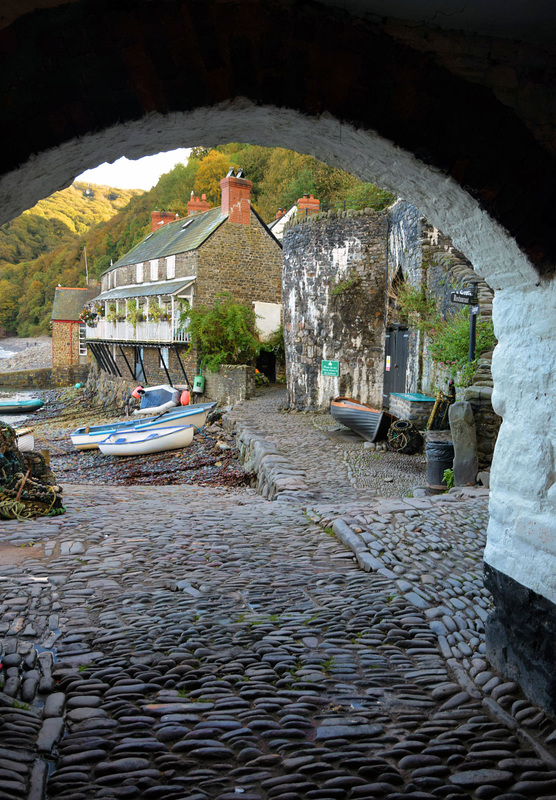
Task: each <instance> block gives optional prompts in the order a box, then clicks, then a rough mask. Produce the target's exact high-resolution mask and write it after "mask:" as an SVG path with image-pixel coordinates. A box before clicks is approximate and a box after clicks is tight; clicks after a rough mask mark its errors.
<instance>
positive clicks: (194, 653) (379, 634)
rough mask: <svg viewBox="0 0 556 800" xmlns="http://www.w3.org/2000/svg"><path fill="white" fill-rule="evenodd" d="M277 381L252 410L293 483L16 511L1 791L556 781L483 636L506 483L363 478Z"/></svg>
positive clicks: (537, 725) (115, 793)
mask: <svg viewBox="0 0 556 800" xmlns="http://www.w3.org/2000/svg"><path fill="white" fill-rule="evenodd" d="M272 398H274V399H272ZM278 399H279V395H276V394H273V393H269V394H268V395H263V396H262V398H261V400H260V402H259V400H254V401H250V402H248V403H245V404H244V405H243V406H241V407H240V408H239V409H238V410H237V411H236V412H234V414H236V426H238V425H239V424H240V423H239V422H238V421H237V420H239V415H240V412H241V415H245V416H246V417H247V416H249V423H250V426H251V429H253V430H258V431H259V434H258V435H261V436H263V435H266V433H267V431H271V432H272V435H271V434H270V432H269V442H270V444H271V445H272V447H273V448H274V450H275V451H276V453H278V455H279V458H277V459H276V462H275V463H278V462H280V461H281V462H282V463H289V464H293V466H294V468H295V471H296V472H297V473H302V476H301V477H302V480H303V482H304V483H305V488H303V490H298V491H297V494H296V493H295V491H294V492H293V495H294V496H293V497H290V498H286V499H284V494H288V493H287V492H283V493H281V494H280V493H278V496H280V500H277V501H270V500H268V499H266V498H264V497H262V496H261V495H260V494H257V492H256V491H255V489H254V488H235V489H230V490H225V489H222V488H213V487H201V486H194V485H185V486H157V487H141V486H133V487H121V486H106V487H103V488H102V490H99V487H98V486H90V485H89V486H88V485H76V484H74V485H71V486H66V487H65V495H66V502H67V506H68V513H67V514H66V515H65V516H63V517H57V518H55V519H52V520H42V521H41V522H40V523H38V522H37V523H35V522H23V523H17V524H15V525H14V524H11V523H9V524H6V525H2V533H3V534H4V535H3V542H4V545H3V546H0V558H1V559H2V562H1V566H0V575H1V577H2V583H1V591H0V605H1V608H2V620H3V621H5V622H6V623H7V624H8V627H6V628H5V629H4V631H3V633H2V637H3V638H2V639H1V643H2V661H3V665H4V666H3V669H2V675H3V676H4V677H5V678H6V684H5V686H4V691H3V693H0V731H1V732H2V746H1V747H0V786H1V792H2V793H3V795H2V796H7V797H8V796H12V797H13V796H19V797H23V796H28V797H31V798H33V800H35V798H36V799H37V800H39V799H40V798H42V797H44V794H45V792H47V796H52V797H56V798H62V799H64V798H68V799H69V798H71V800H78V799H79V798H83V799H84V800H90V799H91V798H97V797H98V798H101V797H106V798H124V797H137V798H158V797H160V798H184V799H185V798H188V800H207V798H215V800H216V799H218V800H227V798H232V797H234V798H235V797H243V798H244V800H265V799H266V798H274V797H276V798H280V800H287V798H292V800H300V799H301V798H309V800H310V798H314V800H326V798H337V799H338V800H351V798H364V797H372V798H375V797H376V798H386V799H387V800H396V798H403V799H404V800H408V798H425V797H427V798H434V797H452V798H453V799H454V800H455V798H461V800H464V798H471V797H473V798H475V797H476V798H478V800H480V798H499V800H500V798H502V797H519V796H521V797H524V796H527V797H540V796H542V795H551V794H553V793H554V784H555V778H554V775H555V774H556V773H555V772H554V770H555V769H556V761H555V760H554V757H553V753H552V748H553V747H554V745H555V744H556V731H555V726H554V721H553V720H551V719H549V718H547V717H546V716H545V715H544V714H543V713H542V712H541V711H540V710H539V709H537V708H535V707H534V706H532V705H531V703H530V702H529V701H527V700H526V699H525V698H523V696H522V694H521V693H520V691H519V688H518V687H517V686H516V685H515V684H513V683H511V682H509V681H504V680H502V679H501V678H500V676H498V675H496V673H495V671H494V670H493V669H491V667H490V665H489V664H488V662H487V661H486V659H485V656H484V616H485V614H488V612H489V610H490V599H489V595H488V593H487V592H486V591H485V589H484V588H483V585H482V577H481V557H482V548H483V546H484V535H485V533H484V531H485V526H486V519H487V506H486V503H487V497H486V494H484V493H482V492H478V493H477V492H469V493H466V494H464V495H460V494H457V493H454V494H452V495H446V496H441V497H440V498H426V497H423V498H410V497H405V496H404V497H400V496H399V495H398V496H395V497H377V496H376V495H371V494H370V493H369V492H368V491H367V490H366V489H363V490H359V489H357V487H354V486H353V484H352V483H351V482H350V480H349V476H348V474H347V470H346V467H345V464H344V456H343V451H342V448H339V449H334V447H332V448H331V449H329V448H327V447H323V445H322V441H323V440H322V439H321V440H320V442H321V444H320V447H319V448H315V446H314V442H315V440H314V439H313V437H314V436H315V435H318V431H317V430H316V428H315V427H314V426H313V424H312V420H311V417H310V416H305V415H284V414H280V413H279V412H278V411H277V410H276V409H275V410H274V411H272V408H271V406H270V405H269V404H270V403H271V400H272V402H273V403H274V404H275V405H277V400H278ZM292 419H295V424H293V425H292V428H291V430H290V428H289V422H290V420H292ZM276 420H278V421H279V422H280V424H282V422H281V421H282V420H283V421H284V427H283V429H281V430H278V423H276V425H275V424H274V423H275V421H276ZM288 431H290V432H289V433H288ZM324 441H325V443H326V441H327V440H326V439H325V440H324ZM308 448H312V453H308ZM261 452H262V450H261ZM342 465H343V466H342ZM15 548H21V549H20V550H19V549H18V550H17V553H18V556H21V553H24V557H23V558H19V557H18V558H17V559H12V560H11V561H10V557H9V555H10V553H14V552H16V550H15ZM350 548H352V549H350ZM3 551H4V552H3ZM366 570H368V571H366ZM480 612H481V613H480ZM37 654H38V655H37ZM37 681H38V687H37ZM10 682H11V683H10ZM8 684H10V686H8ZM31 685H32V686H33V690H34V691H33V692H32V696H30V699H29V700H28V701H27V702H25V701H24V700H23V697H22V691H23V687H27V689H26V690H25V691H28V692H30V687H31ZM7 688H10V689H11V692H12V693H11V694H8V693H7V691H6V690H7ZM35 690H36V693H35ZM28 696H29V695H28ZM14 700H15V703H14ZM49 765H53V767H52V769H49ZM47 774H48V775H49V777H48V779H47ZM26 793H27V794H26Z"/></svg>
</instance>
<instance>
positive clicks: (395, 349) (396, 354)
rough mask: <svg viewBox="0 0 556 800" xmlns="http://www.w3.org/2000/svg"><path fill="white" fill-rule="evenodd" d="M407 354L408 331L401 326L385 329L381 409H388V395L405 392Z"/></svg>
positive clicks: (391, 326)
mask: <svg viewBox="0 0 556 800" xmlns="http://www.w3.org/2000/svg"><path fill="white" fill-rule="evenodd" d="M408 353H409V330H408V329H407V328H406V327H404V326H403V325H390V326H389V327H388V328H386V335H385V344H384V380H383V389H382V407H383V408H390V393H391V392H397V393H400V394H401V393H403V392H405V373H406V369H407V356H408Z"/></svg>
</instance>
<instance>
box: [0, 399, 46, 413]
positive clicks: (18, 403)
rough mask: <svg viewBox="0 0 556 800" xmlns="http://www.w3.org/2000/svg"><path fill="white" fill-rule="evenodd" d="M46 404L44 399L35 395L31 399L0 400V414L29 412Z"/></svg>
mask: <svg viewBox="0 0 556 800" xmlns="http://www.w3.org/2000/svg"><path fill="white" fill-rule="evenodd" d="M43 405H44V403H43V401H42V400H39V399H38V397H34V398H32V399H31V400H0V414H29V413H30V412H31V411H37V409H39V408H42V406H43Z"/></svg>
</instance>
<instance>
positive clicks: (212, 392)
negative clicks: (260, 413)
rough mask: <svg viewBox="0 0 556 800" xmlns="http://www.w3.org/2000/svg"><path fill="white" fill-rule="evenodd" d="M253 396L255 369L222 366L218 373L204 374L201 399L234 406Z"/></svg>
mask: <svg viewBox="0 0 556 800" xmlns="http://www.w3.org/2000/svg"><path fill="white" fill-rule="evenodd" d="M254 394H255V367H251V366H247V365H246V364H237V365H236V364H223V365H222V366H221V367H220V369H219V370H218V372H206V373H205V393H204V395H203V399H205V400H218V402H219V403H222V404H223V405H235V403H240V402H241V401H242V400H247V399H248V398H249V397H252V396H253V395H254Z"/></svg>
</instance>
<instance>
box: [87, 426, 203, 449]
mask: <svg viewBox="0 0 556 800" xmlns="http://www.w3.org/2000/svg"><path fill="white" fill-rule="evenodd" d="M194 433H195V426H194V425H180V426H176V427H167V428H148V429H145V428H134V429H131V430H126V431H118V432H117V433H113V434H112V435H110V436H108V437H107V438H106V439H104V440H103V441H102V442H100V443H99V450H100V451H101V453H104V455H107V456H142V455H148V454H149V453H162V452H163V451H165V450H179V449H181V448H182V447H188V446H189V445H190V444H191V442H192V441H193V434H194Z"/></svg>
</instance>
